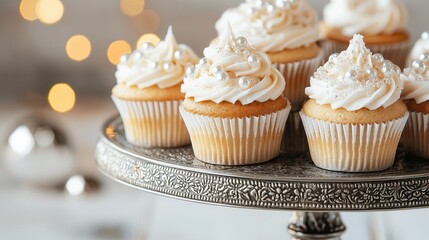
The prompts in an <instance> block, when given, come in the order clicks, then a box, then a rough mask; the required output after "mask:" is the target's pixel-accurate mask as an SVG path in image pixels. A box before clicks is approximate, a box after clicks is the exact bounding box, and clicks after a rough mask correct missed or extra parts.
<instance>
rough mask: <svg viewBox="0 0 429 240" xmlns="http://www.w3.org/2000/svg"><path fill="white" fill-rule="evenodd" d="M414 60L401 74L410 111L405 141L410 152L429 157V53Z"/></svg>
mask: <svg viewBox="0 0 429 240" xmlns="http://www.w3.org/2000/svg"><path fill="white" fill-rule="evenodd" d="M419 58H420V59H421V60H417V61H414V62H413V63H412V67H411V68H406V69H405V70H404V73H403V74H402V75H401V77H402V79H403V81H404V92H403V95H402V98H403V100H404V102H405V104H406V105H407V107H408V110H409V111H410V118H409V119H408V123H407V125H406V126H405V130H404V136H403V139H404V143H405V148H406V150H407V151H408V152H410V153H411V154H413V155H416V156H420V157H423V158H429V55H428V54H423V55H421V56H420V57H419Z"/></svg>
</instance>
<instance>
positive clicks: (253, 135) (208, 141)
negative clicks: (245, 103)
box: [180, 104, 291, 165]
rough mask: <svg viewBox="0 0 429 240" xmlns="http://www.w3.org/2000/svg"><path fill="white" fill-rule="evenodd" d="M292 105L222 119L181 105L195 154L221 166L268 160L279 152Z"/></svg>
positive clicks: (203, 159) (201, 158)
mask: <svg viewBox="0 0 429 240" xmlns="http://www.w3.org/2000/svg"><path fill="white" fill-rule="evenodd" d="M290 109H291V105H290V104H288V106H287V107H286V108H284V109H282V110H280V111H277V112H274V113H271V114H267V115H263V116H254V117H244V118H219V117H210V116H203V115H198V114H193V113H190V112H188V111H186V110H185V109H184V108H183V106H181V107H180V112H181V114H182V117H183V120H184V121H185V124H186V127H187V128H188V131H189V134H190V136H191V141H192V148H193V150H194V154H195V156H196V157H197V158H198V159H200V160H201V161H203V162H207V163H211V164H218V165H248V164H255V163H261V162H266V161H269V160H271V159H273V158H275V157H277V156H278V155H279V153H280V145H281V139H282V136H283V131H284V127H285V124H286V120H287V118H288V115H289V112H290Z"/></svg>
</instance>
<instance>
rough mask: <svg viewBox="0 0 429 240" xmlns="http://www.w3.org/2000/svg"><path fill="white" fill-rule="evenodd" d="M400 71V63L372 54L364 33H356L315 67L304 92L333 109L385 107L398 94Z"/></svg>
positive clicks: (399, 93) (394, 99)
mask: <svg viewBox="0 0 429 240" xmlns="http://www.w3.org/2000/svg"><path fill="white" fill-rule="evenodd" d="M400 73H401V70H400V69H399V67H398V66H396V65H394V64H393V63H392V62H390V61H388V60H384V59H383V56H382V55H380V54H375V55H372V53H371V52H370V51H369V49H367V48H366V47H365V43H364V42H363V37H362V36H361V35H355V36H354V37H353V39H352V40H351V41H350V46H349V47H348V49H347V50H346V51H343V52H341V53H340V54H339V55H335V54H334V55H332V56H331V57H330V58H329V61H328V62H327V63H326V64H325V65H324V66H322V67H320V68H319V69H318V70H317V71H316V73H315V74H314V76H313V77H312V78H311V79H310V87H307V88H306V89H305V93H306V94H307V95H308V96H309V97H310V98H312V99H314V100H316V102H317V103H318V104H321V105H323V104H330V105H331V107H332V109H338V108H345V109H347V110H348V111H355V110H359V109H363V108H367V109H369V110H375V109H377V108H380V107H384V108H387V107H388V106H390V105H392V104H393V103H395V102H396V101H397V100H398V99H399V98H400V95H401V91H402V89H403V83H402V81H401V79H400Z"/></svg>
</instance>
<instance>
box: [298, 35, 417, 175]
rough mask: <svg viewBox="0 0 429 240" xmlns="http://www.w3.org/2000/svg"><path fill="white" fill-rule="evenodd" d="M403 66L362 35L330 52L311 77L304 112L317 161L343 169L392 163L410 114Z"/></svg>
mask: <svg viewBox="0 0 429 240" xmlns="http://www.w3.org/2000/svg"><path fill="white" fill-rule="evenodd" d="M400 73H401V70H400V69H399V67H398V66H396V65H394V64H393V63H392V62H391V61H389V60H384V58H383V56H382V55H381V54H374V55H373V54H372V53H371V52H370V50H369V49H367V48H366V47H365V43H364V41H363V37H362V36H361V35H355V36H354V37H353V39H352V40H351V41H350V46H349V47H348V48H347V50H346V51H343V52H341V53H340V54H335V55H332V56H331V57H330V58H329V61H328V62H327V63H326V64H325V65H324V66H322V67H320V68H319V69H318V70H317V71H316V73H315V74H314V76H313V77H312V78H311V80H310V87H308V88H306V90H305V92H306V94H307V95H308V96H309V97H310V100H309V101H308V102H306V103H305V104H304V106H303V109H302V111H301V112H300V114H301V118H302V121H303V124H304V128H305V131H306V134H307V138H308V144H309V148H310V154H311V158H312V160H313V162H314V163H315V164H316V166H318V167H320V168H323V169H328V170H333V171H344V172H371V171H379V170H383V169H386V168H389V167H390V166H391V165H392V164H393V162H394V159H395V153H396V149H397V146H398V142H399V139H400V137H401V133H402V131H403V129H404V126H405V124H406V122H407V119H408V115H409V113H408V111H407V107H406V105H405V104H404V103H403V102H402V101H401V100H400V95H401V91H402V89H403V83H402V81H401V79H400Z"/></svg>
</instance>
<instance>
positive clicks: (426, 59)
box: [419, 53, 429, 62]
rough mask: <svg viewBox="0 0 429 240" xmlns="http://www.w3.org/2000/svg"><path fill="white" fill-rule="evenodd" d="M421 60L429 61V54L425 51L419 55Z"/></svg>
mask: <svg viewBox="0 0 429 240" xmlns="http://www.w3.org/2000/svg"><path fill="white" fill-rule="evenodd" d="M419 60H422V61H424V62H428V61H429V54H427V53H423V54H421V55H420V56H419Z"/></svg>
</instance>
